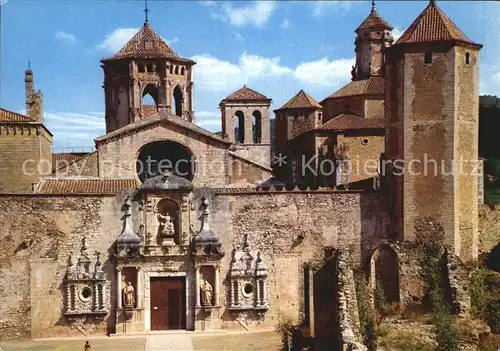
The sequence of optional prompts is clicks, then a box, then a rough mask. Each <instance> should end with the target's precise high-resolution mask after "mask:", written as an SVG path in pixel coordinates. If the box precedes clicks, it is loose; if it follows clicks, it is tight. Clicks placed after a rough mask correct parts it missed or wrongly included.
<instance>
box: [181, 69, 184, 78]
mask: <svg viewBox="0 0 500 351" xmlns="http://www.w3.org/2000/svg"><path fill="white" fill-rule="evenodd" d="M183 75H184V67H181V76H183Z"/></svg>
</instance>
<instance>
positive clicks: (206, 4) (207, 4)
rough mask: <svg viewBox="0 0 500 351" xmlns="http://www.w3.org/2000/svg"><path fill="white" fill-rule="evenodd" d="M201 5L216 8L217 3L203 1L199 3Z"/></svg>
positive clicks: (210, 0)
mask: <svg viewBox="0 0 500 351" xmlns="http://www.w3.org/2000/svg"><path fill="white" fill-rule="evenodd" d="M199 3H200V5H203V6H207V7H209V6H215V4H216V3H215V1H212V0H201V1H199Z"/></svg>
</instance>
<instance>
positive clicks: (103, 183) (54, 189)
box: [37, 178, 140, 195]
mask: <svg viewBox="0 0 500 351" xmlns="http://www.w3.org/2000/svg"><path fill="white" fill-rule="evenodd" d="M139 186H140V183H139V181H138V180H135V179H61V178H59V179H44V180H42V181H41V182H40V184H39V185H38V189H37V193H39V194H110V195H113V194H117V193H119V192H120V191H121V190H123V189H127V188H138V187H139Z"/></svg>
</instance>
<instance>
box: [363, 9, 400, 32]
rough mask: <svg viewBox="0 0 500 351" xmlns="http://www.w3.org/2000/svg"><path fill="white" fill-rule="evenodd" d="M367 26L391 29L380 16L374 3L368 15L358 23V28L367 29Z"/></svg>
mask: <svg viewBox="0 0 500 351" xmlns="http://www.w3.org/2000/svg"><path fill="white" fill-rule="evenodd" d="M367 28H376V29H392V27H391V25H390V24H389V23H387V22H386V21H385V20H384V19H383V18H382V16H380V14H379V13H378V12H377V10H376V9H375V5H372V10H371V12H370V14H369V15H368V17H366V18H365V20H364V21H363V22H362V23H361V24H360V25H359V27H358V29H356V31H358V30H360V29H367Z"/></svg>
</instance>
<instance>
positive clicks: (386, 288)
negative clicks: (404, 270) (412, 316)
mask: <svg viewBox="0 0 500 351" xmlns="http://www.w3.org/2000/svg"><path fill="white" fill-rule="evenodd" d="M370 289H371V292H372V296H373V298H374V299H373V302H374V303H375V302H377V295H378V296H379V298H383V300H384V301H378V302H382V303H385V304H394V303H399V302H400V289H399V259H398V255H397V253H396V251H395V250H394V249H393V248H392V247H391V246H390V245H388V244H381V245H379V246H378V247H377V248H376V249H375V250H373V252H372V254H371V256H370ZM377 307H379V306H377Z"/></svg>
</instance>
